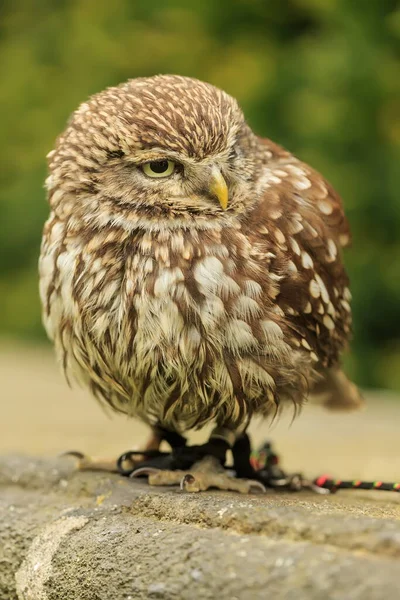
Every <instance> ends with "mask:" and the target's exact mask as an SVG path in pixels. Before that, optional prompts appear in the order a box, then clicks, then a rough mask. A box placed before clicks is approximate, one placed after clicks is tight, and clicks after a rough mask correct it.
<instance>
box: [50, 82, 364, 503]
mask: <svg viewBox="0 0 400 600" xmlns="http://www.w3.org/2000/svg"><path fill="white" fill-rule="evenodd" d="M49 169H50V175H49V177H48V179H47V181H46V184H47V190H48V197H49V202H50V207H51V213H50V217H49V219H48V221H47V223H46V225H45V228H44V234H43V243H42V249H41V258H40V292H41V299H42V303H43V315H44V324H45V327H46V330H47V333H48V335H49V337H50V338H51V339H52V340H53V342H54V344H55V348H56V351H57V355H58V357H59V359H60V361H61V363H62V365H63V368H64V371H65V373H66V376H67V378H68V379H74V380H77V381H79V382H80V383H81V384H83V385H85V386H87V387H89V388H90V390H91V391H92V393H93V394H94V395H95V396H96V398H98V399H99V400H100V401H101V402H103V403H105V404H107V405H109V406H111V408H112V409H114V410H115V411H119V412H122V413H125V414H127V415H129V416H133V417H138V418H139V419H141V420H142V421H145V422H146V423H148V424H149V426H150V427H151V430H152V435H151V438H150V440H149V442H148V444H147V445H146V447H145V448H144V450H143V453H142V455H141V456H140V457H134V456H132V454H130V460H131V462H132V464H133V468H132V469H131V470H132V471H133V473H134V474H147V475H149V474H150V482H151V483H155V484H157V483H160V484H163V483H177V482H179V481H181V480H182V477H183V476H184V475H185V473H187V470H191V469H192V466H193V464H195V463H196V464H195V466H194V469H193V472H194V473H197V475H196V476H189V475H187V476H185V477H184V478H183V481H184V487H186V488H187V489H193V490H195V489H200V488H201V489H205V488H207V487H209V486H211V485H212V486H214V485H215V486H219V487H225V488H228V489H237V490H239V491H248V490H250V488H251V486H252V485H253V484H254V482H252V481H251V478H254V476H255V474H254V472H253V471H252V469H251V467H250V464H249V463H248V460H247V459H246V460H242V459H241V458H240V452H239V453H238V451H236V453H235V452H234V457H235V456H236V459H237V461H236V462H237V464H236V463H235V468H236V472H237V475H238V478H236V479H235V478H233V477H227V476H225V475H224V474H223V473H222V474H220V475H216V472H217V471H218V470H221V466H220V465H221V464H222V465H223V464H224V462H225V455H226V452H227V450H228V449H229V448H235V447H236V445H237V444H238V446H237V447H240V443H242V446H241V447H243V439H245V438H246V433H245V432H246V429H247V427H248V425H249V423H250V421H251V419H252V417H255V416H257V415H258V416H261V417H272V416H274V415H276V414H279V412H280V409H281V408H282V407H284V406H285V405H288V404H291V405H292V406H294V407H299V406H301V404H302V403H303V402H304V401H305V399H306V398H307V396H308V394H309V393H318V394H322V395H323V398H324V402H325V405H327V406H330V407H332V408H335V407H338V408H340V407H343V408H346V407H348V408H352V407H356V406H357V405H358V404H359V403H360V396H359V393H358V391H357V389H356V387H355V386H354V385H353V384H352V383H350V381H349V380H348V379H347V378H346V376H345V375H344V374H343V372H342V371H341V369H340V366H339V355H340V353H341V351H342V350H343V349H344V348H345V346H346V343H347V340H348V338H349V335H350V332H351V313H350V304H349V303H350V299H351V296H350V291H349V289H348V278H347V276H346V272H345V270H344V267H343V264H342V259H341V250H342V248H343V247H344V246H346V245H347V244H348V243H349V241H350V234H349V228H348V224H347V221H346V218H345V216H344V213H343V208H342V204H341V200H340V198H339V196H338V195H337V194H336V192H335V191H334V190H333V189H332V187H331V186H330V185H329V183H328V182H327V181H326V180H325V179H323V177H322V176H321V175H319V174H318V173H317V172H316V171H314V170H313V169H312V168H311V167H309V166H308V165H307V164H305V163H303V162H301V161H300V160H298V159H297V158H295V157H294V156H293V155H292V154H290V153H289V152H287V151H286V150H284V149H283V148H281V147H280V146H278V145H277V144H275V143H274V142H272V141H270V140H269V139H263V138H259V137H257V135H255V134H254V133H253V131H252V130H251V129H250V127H249V126H248V124H247V123H246V121H245V119H244V116H243V113H242V111H241V110H240V108H239V106H238V104H237V102H236V101H235V100H234V98H232V97H231V96H229V95H228V94H226V93H225V92H223V91H221V90H219V89H217V88H215V87H213V86H212V85H210V84H207V83H203V82H201V81H198V80H196V79H191V78H187V77H179V76H170V75H165V76H164V75H162V76H156V77H150V78H139V79H133V80H131V81H128V82H127V83H124V84H122V85H120V86H117V87H113V88H109V89H107V90H105V91H103V92H101V93H100V94H96V95H95V96H93V97H92V98H90V100H88V101H87V102H86V103H84V104H82V105H81V106H80V107H79V108H78V110H77V111H76V112H75V113H74V114H73V116H72V118H71V119H70V121H69V123H68V126H67V128H66V130H65V132H64V133H63V134H62V135H61V136H60V137H59V138H58V140H57V143H56V147H55V150H53V151H52V152H50V154H49ZM207 423H211V424H212V425H213V429H212V433H211V437H210V439H209V441H208V442H207V443H205V444H204V445H202V446H187V445H186V440H185V438H184V437H183V434H184V433H185V432H186V431H188V430H190V429H193V428H200V427H202V426H204V425H205V424H207ZM162 440H166V441H167V442H168V443H169V444H170V446H171V447H172V451H171V453H169V454H166V453H160V452H157V450H158V449H159V446H160V443H161V441H162ZM244 447H246V444H245V446H244ZM209 455H211V456H212V457H214V458H213V460H210V459H208V458H206V459H205V457H208V456H209ZM238 456H239V458H238ZM125 458H126V459H127V456H125ZM242 458H243V457H242ZM216 459H217V460H216ZM199 462H200V466H199V464H198V463H199ZM80 465H81V467H82V468H96V467H97V468H99V467H104V468H105V467H106V466H107V465H105V464H103V463H100V462H96V461H94V459H89V458H88V457H84V456H83V455H80ZM114 465H115V461H114ZM246 478H248V479H246Z"/></svg>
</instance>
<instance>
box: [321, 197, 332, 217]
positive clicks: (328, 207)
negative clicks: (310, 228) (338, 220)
mask: <svg viewBox="0 0 400 600" xmlns="http://www.w3.org/2000/svg"><path fill="white" fill-rule="evenodd" d="M318 208H319V210H320V211H321V212H322V213H323V214H324V215H331V214H332V212H333V206H332V204H331V202H328V200H319V202H318Z"/></svg>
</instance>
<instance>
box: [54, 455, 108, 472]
mask: <svg viewBox="0 0 400 600" xmlns="http://www.w3.org/2000/svg"><path fill="white" fill-rule="evenodd" d="M59 456H60V457H64V456H67V457H68V456H71V457H72V458H76V459H77V468H78V470H79V471H107V472H108V473H118V466H117V459H115V458H98V457H94V456H93V457H91V456H87V455H86V454H83V452H80V451H79V450H69V451H67V452H62V453H61V454H60V455H59Z"/></svg>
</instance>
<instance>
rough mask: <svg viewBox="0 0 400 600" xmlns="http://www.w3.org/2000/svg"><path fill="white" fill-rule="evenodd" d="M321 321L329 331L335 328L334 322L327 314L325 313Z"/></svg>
mask: <svg viewBox="0 0 400 600" xmlns="http://www.w3.org/2000/svg"><path fill="white" fill-rule="evenodd" d="M322 322H323V324H324V325H325V327H326V328H327V329H329V330H330V331H332V330H333V329H335V323H334V322H333V321H332V319H331V317H330V316H329V315H325V316H324V318H323V319H322Z"/></svg>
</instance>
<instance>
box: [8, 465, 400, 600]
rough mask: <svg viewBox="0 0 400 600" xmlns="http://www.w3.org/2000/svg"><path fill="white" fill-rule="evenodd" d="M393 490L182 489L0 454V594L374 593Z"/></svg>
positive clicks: (382, 586) (389, 541)
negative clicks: (327, 493)
mask: <svg viewBox="0 0 400 600" xmlns="http://www.w3.org/2000/svg"><path fill="white" fill-rule="evenodd" d="M399 561H400V495H396V494H388V493H379V492H376V493H375V494H374V493H366V492H364V493H362V492H347V493H345V492H341V493H339V494H337V495H336V496H332V497H328V498H326V497H320V496H316V495H311V494H306V493H302V494H299V495H290V494H285V495H277V494H272V493H271V494H268V495H265V496H246V497H245V496H240V495H234V494H228V493H218V492H215V493H204V494H199V495H192V494H184V493H181V492H180V491H178V490H169V489H154V488H150V487H148V486H147V485H146V484H145V483H144V482H136V481H135V482H134V481H130V480H126V479H122V478H119V477H118V476H108V475H105V474H101V473H76V472H75V471H74V465H73V462H72V461H71V460H70V459H63V460H58V461H51V460H38V459H28V458H22V457H4V458H3V459H0V600H16V599H18V600H120V599H121V600H128V599H131V600H134V599H135V600H136V599H152V598H162V599H165V600H170V599H171V600H172V599H174V600H176V599H183V600H185V599H188V600H189V599H190V600H193V599H199V600H202V599H214V598H220V599H222V600H224V599H226V600H228V599H229V600H235V599H238V600H253V599H254V600H258V599H260V600H261V599H264V598H268V597H274V598H278V599H281V598H282V599H288V600H291V599H293V600H302V599H303V598H304V599H307V600H314V599H318V600H319V599H321V600H322V599H324V600H325V599H327V598H328V599H335V600H339V599H343V600H345V599H346V600H349V599H351V600H358V599H361V598H362V599H363V600H369V599H371V600H372V599H376V600H382V598H386V597H391V598H394V597H398V596H399V594H400V568H399V565H400V562H399Z"/></svg>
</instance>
